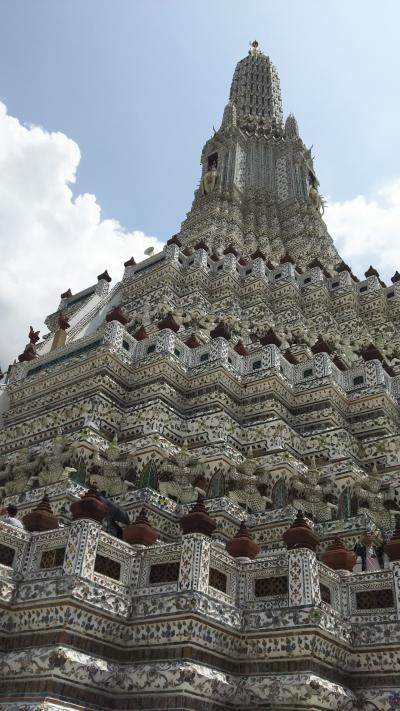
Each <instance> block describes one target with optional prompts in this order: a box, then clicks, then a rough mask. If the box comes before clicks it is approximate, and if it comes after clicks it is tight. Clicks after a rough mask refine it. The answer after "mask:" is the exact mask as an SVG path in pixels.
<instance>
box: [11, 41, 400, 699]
mask: <svg viewBox="0 0 400 711" xmlns="http://www.w3.org/2000/svg"><path fill="white" fill-rule="evenodd" d="M201 163H202V174H201V180H200V185H199V188H198V189H197V191H196V193H195V197H194V201H193V206H192V209H191V211H190V213H189V215H188V217H187V219H186V220H185V222H184V223H183V225H182V229H181V231H180V233H179V234H178V235H174V236H173V237H171V239H169V240H168V242H167V244H166V245H165V247H164V249H163V250H162V251H161V252H160V253H159V254H154V255H152V256H150V257H149V258H147V259H145V260H144V261H142V262H141V263H140V264H136V263H135V260H134V259H133V258H131V259H128V260H127V261H126V262H125V264H124V267H125V268H124V273H123V278H122V280H121V281H120V282H117V283H116V284H115V285H114V286H113V287H110V283H111V277H110V275H109V274H108V272H107V270H105V271H104V272H103V273H102V274H99V275H98V277H97V280H96V282H95V283H94V284H92V285H90V286H88V287H87V288H86V289H83V290H82V291H81V292H79V293H77V294H73V293H72V292H71V290H70V289H66V290H64V291H63V292H62V294H61V301H60V303H59V306H58V308H57V310H56V311H55V312H54V313H52V314H50V315H49V316H48V317H47V319H46V325H47V327H48V329H49V330H48V333H47V334H45V336H44V338H43V339H40V333H39V332H38V331H35V330H34V329H33V328H32V327H31V328H30V331H29V343H28V344H27V345H26V346H25V348H24V349H23V351H22V352H21V354H20V356H19V358H18V360H19V362H18V363H16V364H14V365H13V366H12V367H11V369H10V372H9V376H8V380H7V383H6V384H5V385H1V386H0V412H2V413H3V414H2V421H1V427H0V487H1V495H2V498H3V504H4V505H5V506H11V508H10V509H9V515H8V517H7V518H6V519H3V522H2V523H1V524H0V611H1V614H0V701H1V702H2V703H1V704H0V705H1V708H2V709H4V711H39V709H40V710H41V711H42V710H46V709H47V710H48V711H73V710H74V711H128V710H129V711H137V710H139V709H141V711H145V710H148V711H150V710H152V711H156V710H157V709H158V710H159V711H161V709H163V710H164V711H166V710H168V709H181V710H182V711H196V710H197V711H227V710H229V709H231V710H232V711H235V710H236V711H239V710H240V711H250V709H251V710H253V709H259V711H266V710H267V709H268V711H287V709H289V708H290V709H292V710H293V711H305V709H307V710H309V711H356V709H358V710H360V709H362V710H363V711H372V710H373V709H375V710H378V711H394V710H395V709H398V708H400V706H399V704H400V696H399V688H400V643H399V640H400V506H399V503H400V410H399V399H400V334H399V324H400V275H399V274H398V273H397V272H396V273H395V274H394V276H393V277H392V280H391V281H392V283H391V284H390V285H389V286H387V285H386V284H384V283H383V281H382V280H381V279H380V278H379V274H378V272H377V271H376V270H375V269H374V268H373V267H370V268H369V269H368V270H367V272H366V273H365V278H364V279H362V280H361V281H360V280H359V279H358V277H356V276H355V275H354V274H353V272H352V270H351V268H350V267H349V266H348V265H346V264H345V263H344V262H343V261H341V260H340V257H339V256H338V254H337V252H336V250H335V247H334V245H333V243H332V240H331V238H330V236H329V235H328V233H327V230H326V226H325V224H324V222H323V219H322V214H321V213H322V212H323V201H322V199H321V197H320V195H319V192H318V180H317V177H316V174H315V171H314V167H313V163H312V158H311V155H310V152H309V151H308V150H307V149H306V148H305V146H304V144H303V143H302V141H301V139H300V137H299V133H298V128H297V123H296V120H295V118H294V117H293V116H289V117H288V119H287V120H286V123H285V125H283V120H282V109H281V98H280V87H279V79H278V76H277V73H276V70H275V68H274V66H273V65H272V63H271V61H270V60H269V59H268V57H266V56H264V55H263V54H262V53H261V52H260V50H259V48H258V45H257V43H256V42H254V43H253V45H252V46H251V49H250V52H249V55H248V56H247V57H246V58H245V59H243V60H242V61H241V62H239V64H238V65H237V68H236V70H235V74H234V78H233V82H232V87H231V92H230V100H229V103H228V106H227V107H226V109H225V112H224V116H223V121H222V125H221V128H220V129H219V131H217V132H216V133H215V135H214V136H213V137H212V138H211V139H210V140H209V141H208V142H207V143H206V145H205V147H204V149H203V153H202V159H201ZM64 288H65V285H64ZM13 506H14V507H17V508H18V511H17V514H16V512H15V508H14V509H13V508H12V507H13ZM16 515H17V516H18V517H19V519H22V520H23V521H24V524H25V530H23V529H22V528H18V527H16V525H15V524H16V521H15V516H16ZM121 536H122V538H121ZM389 539H390V542H388V541H389ZM353 550H354V551H355V552H354V553H353Z"/></svg>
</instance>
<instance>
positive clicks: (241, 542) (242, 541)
mask: <svg viewBox="0 0 400 711" xmlns="http://www.w3.org/2000/svg"><path fill="white" fill-rule="evenodd" d="M226 550H227V551H228V553H229V555H231V556H232V557H233V558H250V559H251V560H252V559H253V558H255V557H256V556H257V555H258V554H259V552H260V546H259V545H257V543H256V542H255V541H254V540H253V539H252V537H251V535H250V531H249V530H248V528H247V527H246V523H245V521H242V522H241V524H240V526H239V528H238V530H237V532H236V533H235V535H234V536H233V538H231V540H230V541H228V543H227V544H226Z"/></svg>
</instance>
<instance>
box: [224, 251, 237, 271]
mask: <svg viewBox="0 0 400 711" xmlns="http://www.w3.org/2000/svg"><path fill="white" fill-rule="evenodd" d="M223 271H224V272H232V273H234V272H236V257H235V255H234V254H232V252H230V253H229V254H225V255H224V261H223Z"/></svg>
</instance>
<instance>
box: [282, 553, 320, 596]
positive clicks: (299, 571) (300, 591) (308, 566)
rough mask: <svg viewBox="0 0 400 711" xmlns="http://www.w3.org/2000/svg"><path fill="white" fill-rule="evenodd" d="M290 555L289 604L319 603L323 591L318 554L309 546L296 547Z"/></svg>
mask: <svg viewBox="0 0 400 711" xmlns="http://www.w3.org/2000/svg"><path fill="white" fill-rule="evenodd" d="M288 556H289V606H298V605H319V603H320V602H321V591H320V587H319V574H318V562H317V556H316V555H315V553H314V551H311V550H308V549H307V548H294V549H292V550H289V551H288Z"/></svg>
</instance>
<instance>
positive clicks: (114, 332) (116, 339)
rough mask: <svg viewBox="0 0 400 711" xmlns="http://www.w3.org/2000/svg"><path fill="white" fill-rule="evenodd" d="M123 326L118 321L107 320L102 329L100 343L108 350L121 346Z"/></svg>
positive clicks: (114, 349) (116, 349)
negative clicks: (102, 334) (102, 333)
mask: <svg viewBox="0 0 400 711" xmlns="http://www.w3.org/2000/svg"><path fill="white" fill-rule="evenodd" d="M124 333H125V327H124V326H123V325H122V323H120V322H119V321H109V322H108V323H107V325H106V327H105V330H104V336H103V341H102V345H103V346H105V347H106V348H107V349H108V350H110V351H118V350H120V348H122V343H123V340H124Z"/></svg>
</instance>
